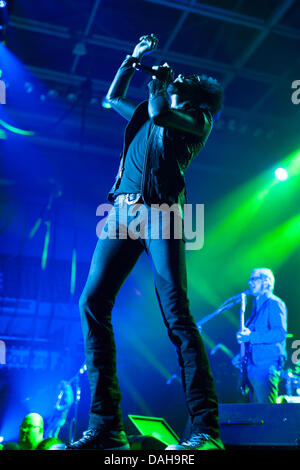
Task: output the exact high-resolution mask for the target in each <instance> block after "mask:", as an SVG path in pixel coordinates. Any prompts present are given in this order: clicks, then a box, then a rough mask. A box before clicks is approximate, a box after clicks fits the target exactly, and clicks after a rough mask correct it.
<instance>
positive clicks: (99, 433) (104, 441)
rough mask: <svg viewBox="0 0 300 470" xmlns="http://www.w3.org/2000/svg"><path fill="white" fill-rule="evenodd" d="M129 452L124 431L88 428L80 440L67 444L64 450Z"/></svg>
mask: <svg viewBox="0 0 300 470" xmlns="http://www.w3.org/2000/svg"><path fill="white" fill-rule="evenodd" d="M90 449H92V450H130V445H129V442H128V439H127V436H126V434H125V432H124V431H108V430H101V429H93V428H90V429H88V430H87V431H85V432H84V433H83V436H82V438H81V439H79V440H78V441H76V442H73V443H72V444H68V445H67V446H66V449H65V450H90Z"/></svg>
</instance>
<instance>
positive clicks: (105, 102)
mask: <svg viewBox="0 0 300 470" xmlns="http://www.w3.org/2000/svg"><path fill="white" fill-rule="evenodd" d="M101 104H102V108H105V109H110V108H111V105H110V104H109V102H108V101H107V99H106V98H103V100H102V103H101Z"/></svg>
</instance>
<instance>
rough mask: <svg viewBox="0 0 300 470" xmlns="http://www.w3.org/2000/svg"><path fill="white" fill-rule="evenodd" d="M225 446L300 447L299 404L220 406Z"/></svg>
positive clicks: (222, 436) (220, 420)
mask: <svg viewBox="0 0 300 470" xmlns="http://www.w3.org/2000/svg"><path fill="white" fill-rule="evenodd" d="M219 422H220V428H221V438H222V440H223V442H224V444H225V446H226V445H231V446H236V445H244V446H245V445H246V446H249V445H250V446H251V445H252V446H281V447H283V446H284V447H285V446H293V447H295V446H299V445H300V404H295V403H283V404H220V405H219Z"/></svg>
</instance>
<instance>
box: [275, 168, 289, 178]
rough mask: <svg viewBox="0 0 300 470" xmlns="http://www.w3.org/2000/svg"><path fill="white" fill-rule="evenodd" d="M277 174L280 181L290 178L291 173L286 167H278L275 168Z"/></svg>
mask: <svg viewBox="0 0 300 470" xmlns="http://www.w3.org/2000/svg"><path fill="white" fill-rule="evenodd" d="M275 176H276V178H277V179H278V180H279V181H285V180H287V179H288V177H289V174H288V172H287V170H286V169H285V168H277V170H275Z"/></svg>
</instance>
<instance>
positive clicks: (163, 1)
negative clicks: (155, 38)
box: [144, 0, 300, 40]
mask: <svg viewBox="0 0 300 470" xmlns="http://www.w3.org/2000/svg"><path fill="white" fill-rule="evenodd" d="M144 1H145V2H149V3H154V4H156V5H162V6H166V7H169V8H174V9H177V10H183V11H188V12H189V13H194V14H196V15H200V16H205V17H208V18H214V19H216V20H220V21H225V22H227V23H232V24H237V25H240V26H246V27H248V28H252V29H257V30H260V31H264V30H266V29H267V23H266V22H265V21H263V20H261V19H259V18H256V17H254V16H248V15H244V14H242V13H237V12H234V11H232V10H225V9H223V8H217V7H214V6H211V5H206V4H203V3H197V4H196V5H193V6H191V5H189V3H188V1H187V0H181V1H180V2H179V1H176V0H172V1H170V0H144ZM272 32H273V33H275V34H278V35H280V36H287V37H290V38H293V39H298V40H300V30H299V29H296V28H290V27H287V26H282V25H277V26H276V27H274V29H273V30H272Z"/></svg>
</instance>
